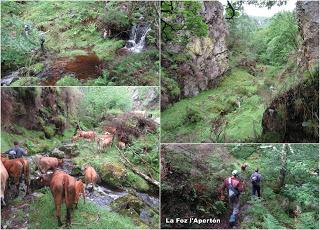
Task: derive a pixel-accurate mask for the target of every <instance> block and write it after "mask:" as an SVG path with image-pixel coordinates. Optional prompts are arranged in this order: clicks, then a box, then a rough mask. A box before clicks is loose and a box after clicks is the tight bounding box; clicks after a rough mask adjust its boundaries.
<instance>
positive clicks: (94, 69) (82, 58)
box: [40, 52, 103, 86]
mask: <svg viewBox="0 0 320 230" xmlns="http://www.w3.org/2000/svg"><path fill="white" fill-rule="evenodd" d="M102 66H103V62H102V61H101V60H100V59H99V57H98V56H97V55H96V54H95V53H94V52H90V53H88V54H87V55H77V56H74V57H72V58H59V59H56V60H53V61H52V62H51V63H48V68H47V69H46V70H45V71H44V72H42V73H41V74H40V77H43V79H42V81H41V84H42V85H45V86H54V85H56V82H57V81H58V80H59V79H61V77H62V76H63V75H67V74H73V75H74V76H75V78H77V79H78V80H80V81H86V80H90V79H95V78H97V77H98V76H100V75H101V73H102V69H103V67H102Z"/></svg>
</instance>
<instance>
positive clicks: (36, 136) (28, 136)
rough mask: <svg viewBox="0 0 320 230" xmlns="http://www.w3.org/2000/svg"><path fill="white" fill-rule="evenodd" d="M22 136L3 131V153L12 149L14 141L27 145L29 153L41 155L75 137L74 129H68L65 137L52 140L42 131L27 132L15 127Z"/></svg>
mask: <svg viewBox="0 0 320 230" xmlns="http://www.w3.org/2000/svg"><path fill="white" fill-rule="evenodd" d="M15 127H16V129H17V130H18V132H20V134H13V133H9V132H6V131H5V130H1V152H3V151H5V150H7V149H9V148H10V147H12V145H13V142H14V141H19V142H21V143H25V146H24V147H26V148H27V149H28V151H29V153H31V154H34V153H41V152H44V151H48V150H49V149H52V148H53V147H55V146H58V145H59V144H61V142H62V141H63V140H65V139H70V138H71V137H72V135H73V132H74V129H73V128H71V129H66V130H65V131H64V136H55V137H53V138H52V139H47V138H45V136H44V133H43V132H41V131H35V130H27V129H25V128H23V127H19V126H15Z"/></svg>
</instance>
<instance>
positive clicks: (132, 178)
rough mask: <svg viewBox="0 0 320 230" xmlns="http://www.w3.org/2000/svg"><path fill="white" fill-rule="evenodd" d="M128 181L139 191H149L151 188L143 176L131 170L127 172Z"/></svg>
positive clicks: (129, 184) (128, 183)
mask: <svg viewBox="0 0 320 230" xmlns="http://www.w3.org/2000/svg"><path fill="white" fill-rule="evenodd" d="M126 183H127V185H128V186H130V187H131V188H134V189H135V190H137V191H139V192H147V191H149V190H150V186H149V184H148V183H147V182H146V181H145V180H144V179H143V178H141V177H140V176H138V175H136V174H134V173H133V172H131V171H129V172H128V173H127V177H126Z"/></svg>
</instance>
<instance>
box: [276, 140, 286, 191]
mask: <svg viewBox="0 0 320 230" xmlns="http://www.w3.org/2000/svg"><path fill="white" fill-rule="evenodd" d="M286 147H287V145H286V144H284V145H283V146H282V149H281V152H280V164H281V166H280V172H279V176H278V179H277V185H276V187H275V189H274V192H275V193H279V192H280V191H281V188H282V187H283V186H284V184H285V177H286V171H287V170H286V166H287V151H286Z"/></svg>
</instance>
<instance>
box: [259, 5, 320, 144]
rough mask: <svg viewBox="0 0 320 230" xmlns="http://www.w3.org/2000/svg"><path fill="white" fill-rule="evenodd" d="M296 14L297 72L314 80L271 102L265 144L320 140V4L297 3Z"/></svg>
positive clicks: (306, 81)
mask: <svg viewBox="0 0 320 230" xmlns="http://www.w3.org/2000/svg"><path fill="white" fill-rule="evenodd" d="M296 10H297V22H298V25H299V33H300V35H301V38H302V43H301V45H300V48H299V52H300V55H299V59H298V60H297V62H298V63H297V64H298V69H297V71H298V72H299V74H301V75H302V74H305V72H308V73H309V74H310V75H311V76H310V78H309V79H307V80H305V81H303V82H301V83H300V84H299V85H297V86H296V87H295V88H292V89H290V90H288V91H287V92H284V93H283V94H282V95H280V96H279V97H277V98H275V99H274V100H273V101H272V102H271V104H270V106H269V107H268V108H267V109H266V111H265V112H264V114H263V119H262V127H263V135H262V139H261V141H263V142H294V143H295V142H314V143H316V142H318V140H319V119H318V117H317V114H318V113H319V66H318V63H319V48H318V46H319V2H317V1H298V2H297V8H296Z"/></svg>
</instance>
